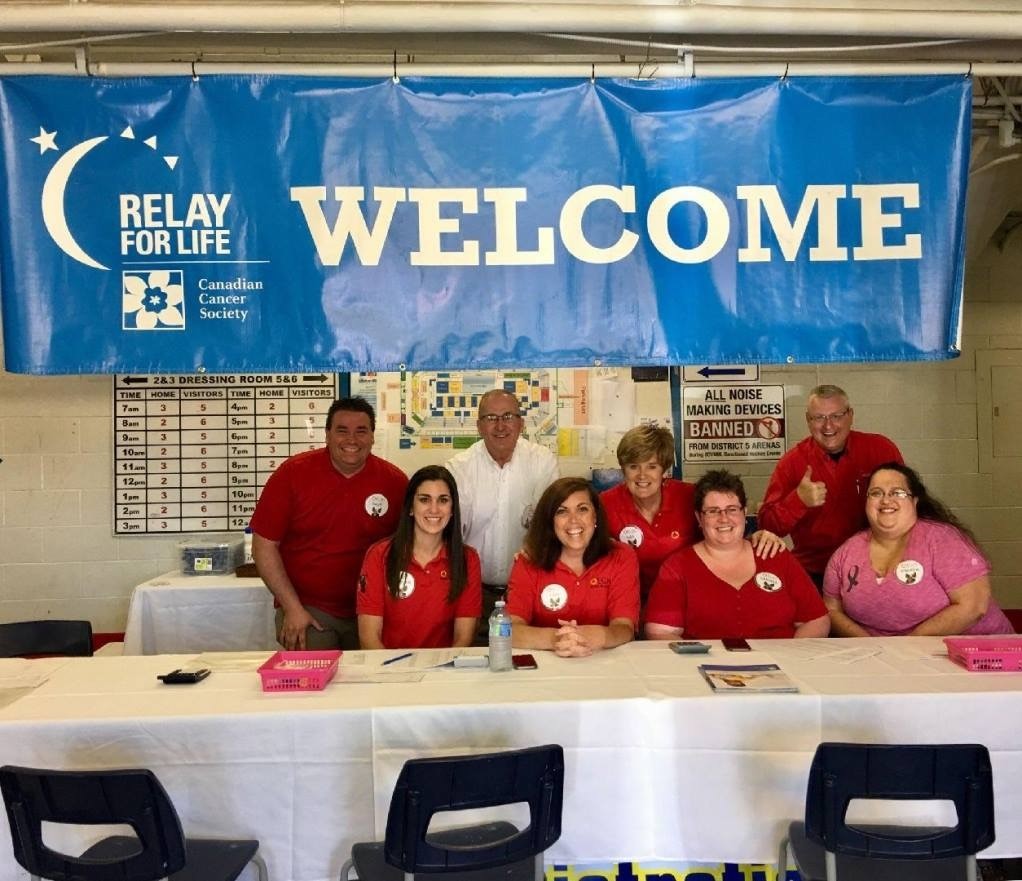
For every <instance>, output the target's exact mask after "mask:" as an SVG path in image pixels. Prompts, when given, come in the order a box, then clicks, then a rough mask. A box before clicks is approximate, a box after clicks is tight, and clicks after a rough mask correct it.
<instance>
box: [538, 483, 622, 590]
mask: <svg viewBox="0 0 1022 881" xmlns="http://www.w3.org/2000/svg"><path fill="white" fill-rule="evenodd" d="M577 492H584V493H586V494H588V496H589V501H590V503H591V504H592V506H593V511H594V512H595V514H596V531H595V532H594V533H593V537H592V538H591V539H590V541H589V544H588V545H587V546H586V549H585V552H584V553H583V554H582V562H583V564H585V566H587V567H588V566H592V565H593V563H595V562H596V561H597V560H599V559H600V558H601V557H605V556H607V554H609V553H610V551H611V548H612V546H613V545H612V542H611V538H610V533H609V532H608V531H607V516H606V514H604V513H603V505H601V504H600V497H599V495H598V494H597V493H596V490H594V489H593V487H592V485H591V484H590V483H589V481H588V480H586V479H585V478H582V477H562V478H561V479H560V480H555V481H554V482H553V483H551V484H550V486H548V487H547V488H546V489H545V490H544V491H543V495H541V496H540V497H539V501H538V502H537V503H536V511H535V513H533V515H532V521H531V522H530V523H529V531H528V532H526V533H525V543H524V544H523V545H522V550H524V551H525V554H526V556H528V558H529V559H530V560H532V562H533V563H535V564H536V565H537V566H539V567H540V568H541V569H546V570H547V571H548V572H549V571H551V570H552V569H553V568H554V566H555V565H556V564H557V561H558V559H560V556H561V542H560V539H558V538H557V533H555V532H554V514H556V513H557V509H558V508H559V507H561V505H562V504H563V503H564V500H565V499H566V498H568V496H570V495H572V494H573V493H577Z"/></svg>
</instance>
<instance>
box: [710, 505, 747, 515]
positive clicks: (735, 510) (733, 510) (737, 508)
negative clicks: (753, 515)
mask: <svg viewBox="0 0 1022 881" xmlns="http://www.w3.org/2000/svg"><path fill="white" fill-rule="evenodd" d="M744 510H745V508H743V507H741V505H728V506H727V507H726V508H703V516H704V517H719V516H720V515H721V514H723V515H724V516H725V517H737V516H738V515H739V514H741V513H742V511H744Z"/></svg>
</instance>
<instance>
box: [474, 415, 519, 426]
mask: <svg viewBox="0 0 1022 881" xmlns="http://www.w3.org/2000/svg"><path fill="white" fill-rule="evenodd" d="M479 418H480V419H481V420H482V421H483V422H489V423H490V425H496V424H497V423H498V422H511V421H512V420H514V419H521V418H522V417H521V416H520V415H519V414H518V413H500V414H497V413H487V414H486V415H485V416H480V417H479Z"/></svg>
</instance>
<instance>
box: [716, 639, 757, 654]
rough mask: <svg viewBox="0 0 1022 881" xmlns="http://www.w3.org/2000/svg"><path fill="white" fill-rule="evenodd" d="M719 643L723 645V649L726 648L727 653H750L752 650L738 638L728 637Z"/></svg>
mask: <svg viewBox="0 0 1022 881" xmlns="http://www.w3.org/2000/svg"><path fill="white" fill-rule="evenodd" d="M721 642H722V643H724V648H726V649H727V650H728V651H729V652H750V651H752V649H751V648H750V647H749V644H748V643H747V642H746V641H745V640H744V639H741V638H738V637H728V638H725V639H722V640H721Z"/></svg>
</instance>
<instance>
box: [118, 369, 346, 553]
mask: <svg viewBox="0 0 1022 881" xmlns="http://www.w3.org/2000/svg"><path fill="white" fill-rule="evenodd" d="M338 379H339V378H338V375H337V374H336V373H323V374H311V375H310V374H303V373H295V374H289V373H272V374H161V375H154V376H127V375H117V376H115V377H114V389H113V394H114V406H113V430H114V444H113V450H114V497H113V501H114V511H113V524H114V534H115V535H126V534H132V535H138V534H155V533H175V532H227V531H229V532H236V531H241V530H243V529H244V528H245V527H246V526H248V521H249V519H250V518H251V516H252V511H253V510H254V509H255V503H256V499H257V498H258V497H259V493H260V492H261V491H262V488H263V487H264V486H265V485H266V481H267V479H268V478H269V476H270V475H271V474H272V473H273V471H274V469H275V468H276V467H277V466H278V465H279V464H280V463H281V462H283V461H284V460H285V459H286V458H287V457H288V456H292V455H294V454H295V453H301V452H303V451H305V450H310V449H317V448H320V447H322V446H323V432H324V425H325V422H326V414H327V411H328V410H329V409H330V405H331V404H332V403H333V401H334V399H335V398H336V397H337V392H338V385H339V383H338Z"/></svg>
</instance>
